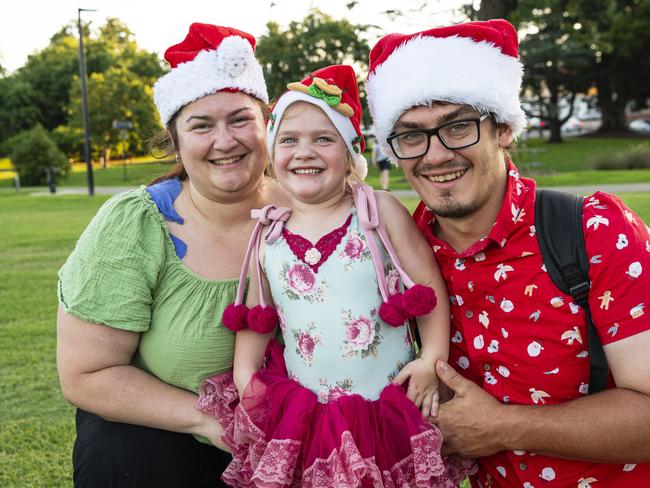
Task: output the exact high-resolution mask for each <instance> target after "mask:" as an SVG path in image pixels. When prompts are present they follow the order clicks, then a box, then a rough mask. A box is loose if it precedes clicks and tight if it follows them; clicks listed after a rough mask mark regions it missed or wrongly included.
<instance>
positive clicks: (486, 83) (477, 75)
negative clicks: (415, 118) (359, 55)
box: [366, 19, 526, 154]
mask: <svg viewBox="0 0 650 488" xmlns="http://www.w3.org/2000/svg"><path fill="white" fill-rule="evenodd" d="M518 56H519V47H518V40H517V32H516V30H515V28H514V27H513V26H512V24H510V23H509V22H508V21H506V20H502V19H496V20H488V21H479V22H467V23H464V24H459V25H453V26H449V27H440V28H435V29H429V30H425V31H422V32H416V33H415V34H389V35H387V36H385V37H383V38H382V39H380V40H379V42H378V43H377V44H376V45H375V47H374V48H373V49H372V50H371V52H370V73H369V75H368V81H367V83H366V93H367V95H368V104H369V107H370V113H371V114H372V118H373V123H374V132H375V134H376V135H377V139H378V140H379V142H380V143H381V144H382V148H383V149H384V151H385V153H386V154H392V151H391V150H390V147H389V146H388V144H387V143H386V138H387V137H388V136H389V135H390V134H391V132H392V130H393V126H394V124H395V122H396V121H397V120H398V119H399V118H400V116H401V115H402V114H403V113H404V112H405V111H406V110H408V109H410V108H412V107H415V106H418V105H427V104H429V103H431V102H434V101H440V102H449V103H456V104H464V105H470V106H473V107H475V108H476V109H477V110H479V111H480V112H482V113H491V114H492V115H494V116H495V118H496V120H497V121H498V122H500V123H505V124H508V125H509V126H510V127H511V128H512V131H513V134H514V136H515V137H516V136H517V135H519V134H520V133H521V131H522V130H523V128H524V127H525V125H526V115H525V114H524V111H523V109H522V108H521V101H520V99H519V95H520V91H521V80H522V75H523V66H522V64H521V62H520V61H519V59H518Z"/></svg>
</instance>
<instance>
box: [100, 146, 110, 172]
mask: <svg viewBox="0 0 650 488" xmlns="http://www.w3.org/2000/svg"><path fill="white" fill-rule="evenodd" d="M102 161H103V163H104V164H103V168H104V169H106V168H108V166H109V164H110V162H111V148H110V146H104V149H103V151H102Z"/></svg>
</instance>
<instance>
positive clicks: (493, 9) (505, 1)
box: [461, 0, 519, 20]
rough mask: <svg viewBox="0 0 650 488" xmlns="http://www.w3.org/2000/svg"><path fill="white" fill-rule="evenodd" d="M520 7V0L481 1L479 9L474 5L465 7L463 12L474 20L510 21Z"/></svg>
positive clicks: (462, 8)
mask: <svg viewBox="0 0 650 488" xmlns="http://www.w3.org/2000/svg"><path fill="white" fill-rule="evenodd" d="M518 7H519V1H518V0H481V4H480V6H479V7H478V9H475V8H474V4H473V3H469V4H466V5H463V7H461V10H462V11H463V13H464V14H465V15H466V16H467V17H468V18H470V19H472V20H490V19H509V18H510V14H511V13H512V12H513V11H515V10H516V9H517V8H518Z"/></svg>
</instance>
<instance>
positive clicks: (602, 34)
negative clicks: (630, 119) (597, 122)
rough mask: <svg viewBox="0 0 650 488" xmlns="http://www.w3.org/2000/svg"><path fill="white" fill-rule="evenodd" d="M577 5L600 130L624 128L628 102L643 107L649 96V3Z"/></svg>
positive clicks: (626, 0) (614, 0)
mask: <svg viewBox="0 0 650 488" xmlns="http://www.w3.org/2000/svg"><path fill="white" fill-rule="evenodd" d="M577 3H578V7H579V8H578V11H579V13H580V18H581V22H582V25H583V29H584V30H585V31H586V32H587V33H588V42H587V43H586V45H588V46H589V48H590V49H591V50H592V52H593V55H592V58H591V72H592V75H593V79H594V82H595V85H596V87H597V89H598V106H599V108H600V110H601V112H602V116H603V124H602V127H601V131H603V132H607V131H621V130H626V129H627V123H626V120H625V109H626V108H627V106H628V105H629V103H630V102H631V101H635V102H636V103H637V105H639V106H645V105H646V100H647V99H648V97H650V87H649V84H648V79H649V78H650V56H648V45H650V0H607V1H601V2H587V1H585V0H582V1H580V2H577Z"/></svg>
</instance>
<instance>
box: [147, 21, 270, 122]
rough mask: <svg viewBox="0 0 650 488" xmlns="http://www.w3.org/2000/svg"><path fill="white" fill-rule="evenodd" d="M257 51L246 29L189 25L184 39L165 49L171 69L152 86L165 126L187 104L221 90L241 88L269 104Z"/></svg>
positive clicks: (237, 89)
mask: <svg viewBox="0 0 650 488" xmlns="http://www.w3.org/2000/svg"><path fill="white" fill-rule="evenodd" d="M254 51H255V38H254V37H253V36H252V35H250V34H248V33H246V32H243V31H240V30H237V29H233V28H232V27H223V26H218V25H211V24H201V23H198V22H195V23H193V24H192V25H190V29H189V32H188V34H187V36H186V37H185V39H184V40H183V42H181V43H179V44H175V45H173V46H171V47H170V48H168V49H167V51H165V59H166V60H167V62H169V65H170V66H171V71H170V72H169V73H167V74H166V75H164V76H162V77H160V78H159V79H158V81H156V83H155V84H154V86H153V97H154V102H155V103H156V107H158V112H159V114H160V119H161V120H162V122H163V125H167V123H168V122H169V120H170V119H171V118H172V117H173V116H174V114H175V113H176V112H177V111H178V110H179V109H181V108H182V107H183V106H185V105H187V104H188V103H190V102H193V101H195V100H198V99H199V98H201V97H204V96H206V95H211V94H212V93H216V92H219V91H222V90H225V91H241V92H244V93H247V94H249V95H251V96H253V97H255V98H257V99H259V100H261V101H263V102H264V103H268V102H269V96H268V94H267V92H266V83H265V82H264V75H263V74H262V67H261V66H260V64H259V63H258V62H257V60H256V59H255V56H254V54H253V53H254Z"/></svg>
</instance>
